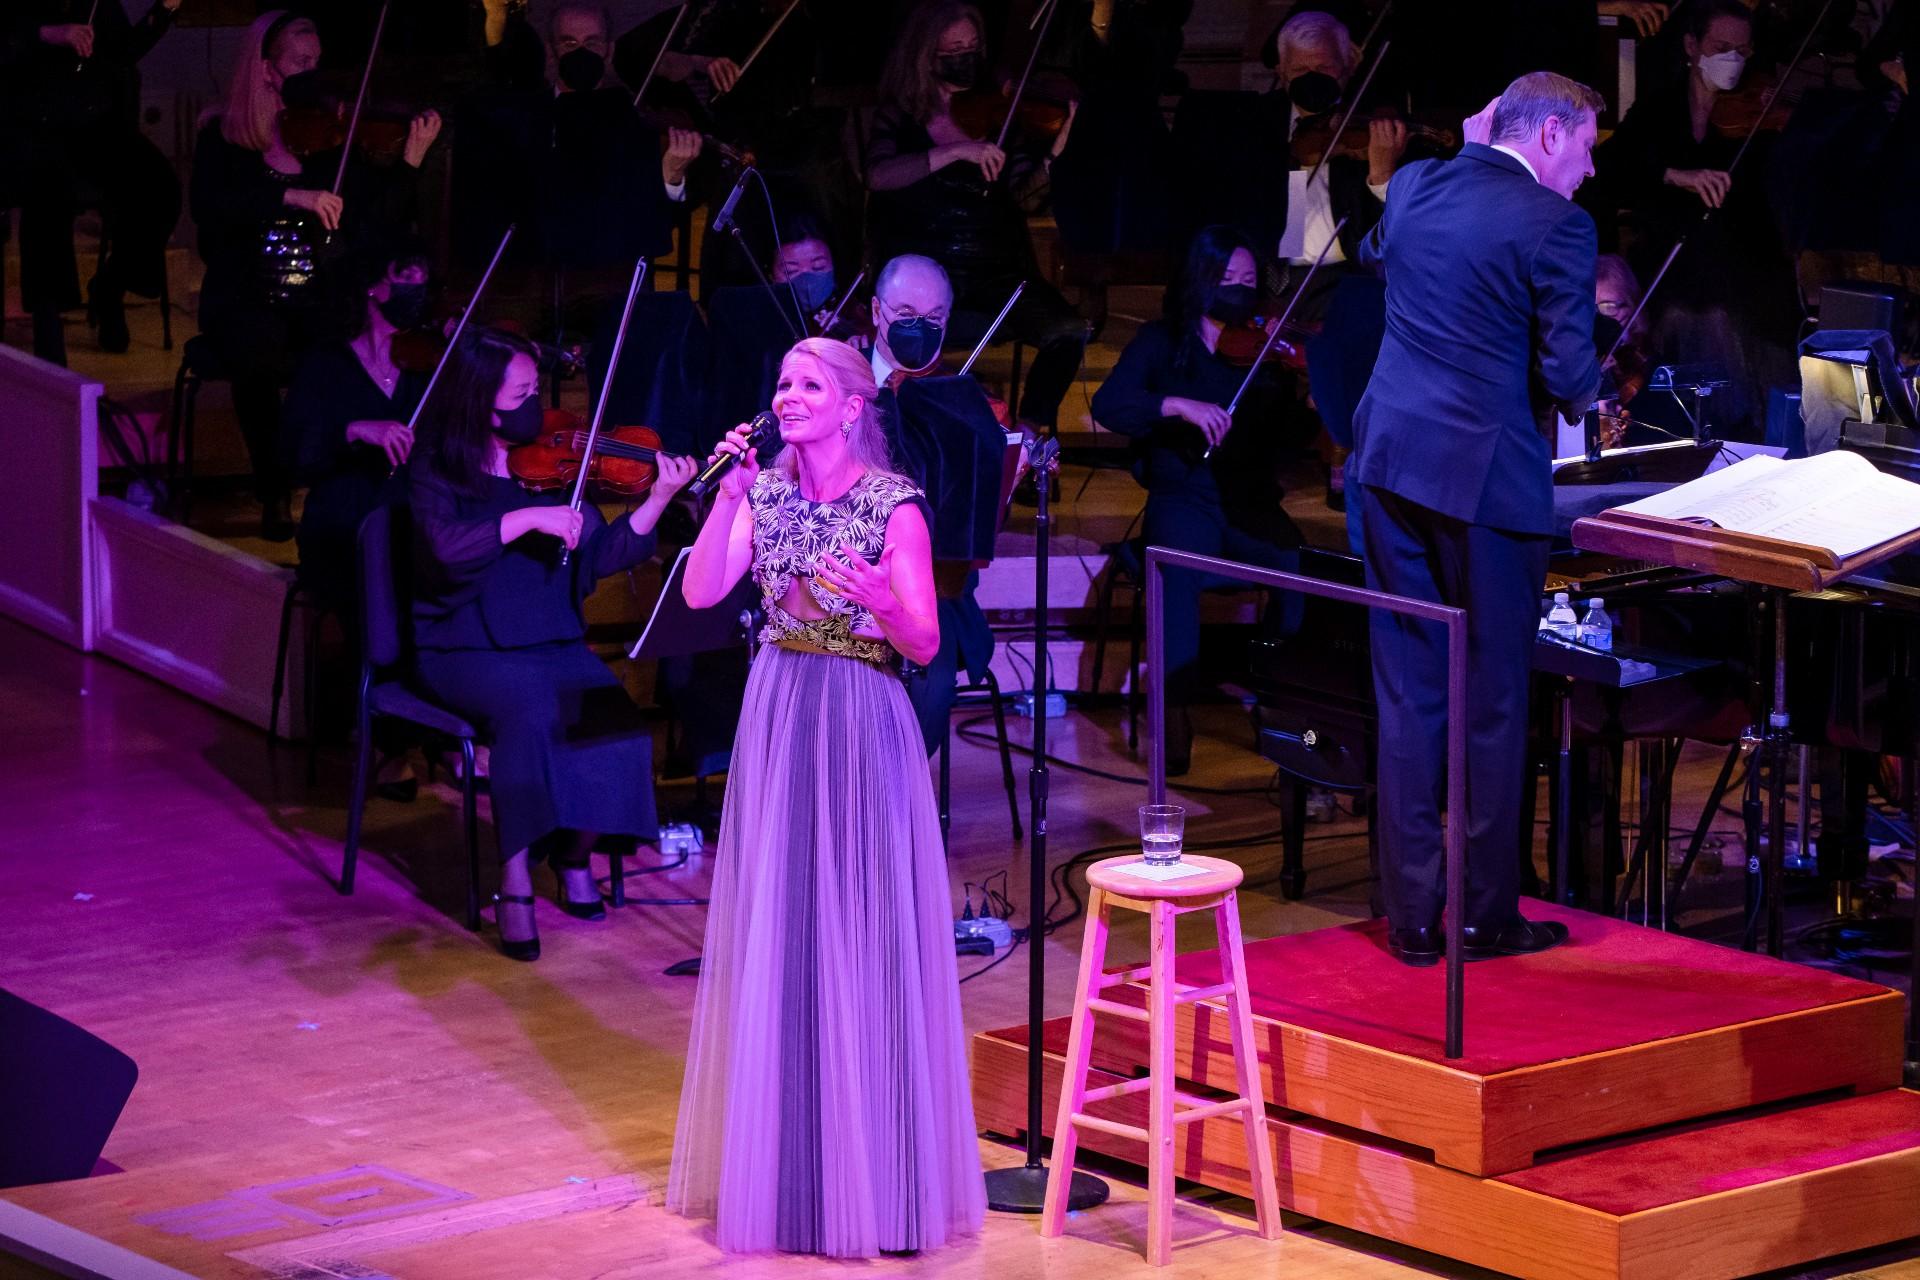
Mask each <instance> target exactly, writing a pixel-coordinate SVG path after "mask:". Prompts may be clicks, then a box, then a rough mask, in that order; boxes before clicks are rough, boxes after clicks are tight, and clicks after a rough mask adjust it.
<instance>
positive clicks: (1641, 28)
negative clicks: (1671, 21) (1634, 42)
mask: <svg viewBox="0 0 1920 1280" xmlns="http://www.w3.org/2000/svg"><path fill="white" fill-rule="evenodd" d="M1667 14H1668V9H1667V6H1666V5H1664V4H1653V3H1649V0H1600V15H1601V16H1602V17H1607V18H1624V19H1626V21H1628V22H1630V23H1632V24H1633V27H1634V30H1635V32H1636V33H1637V34H1638V35H1639V37H1640V38H1641V39H1642V40H1645V39H1646V38H1647V37H1649V36H1652V35H1655V34H1657V33H1658V32H1659V30H1660V27H1661V25H1662V24H1663V23H1665V22H1666V20H1667Z"/></svg>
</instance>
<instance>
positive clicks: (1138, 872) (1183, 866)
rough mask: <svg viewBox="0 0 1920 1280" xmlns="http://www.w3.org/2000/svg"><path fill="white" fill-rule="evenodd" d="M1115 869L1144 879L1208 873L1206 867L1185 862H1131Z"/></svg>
mask: <svg viewBox="0 0 1920 1280" xmlns="http://www.w3.org/2000/svg"><path fill="white" fill-rule="evenodd" d="M1114 870H1115V871H1118V872H1120V873H1121V874H1123V875H1129V876H1139V877H1140V878H1141V879H1142V880H1179V879H1181V878H1182V877H1184V876H1203V875H1205V874H1207V868H1206V867H1196V866H1191V865H1189V864H1187V863H1184V862H1169V863H1167V864H1165V865H1164V866H1155V865H1154V864H1153V863H1151V862H1129V863H1128V864H1127V865H1126V866H1124V867H1115V868H1114Z"/></svg>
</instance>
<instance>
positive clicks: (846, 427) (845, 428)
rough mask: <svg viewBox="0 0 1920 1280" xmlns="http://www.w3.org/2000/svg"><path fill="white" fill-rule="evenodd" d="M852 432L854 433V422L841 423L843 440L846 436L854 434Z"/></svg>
mask: <svg viewBox="0 0 1920 1280" xmlns="http://www.w3.org/2000/svg"><path fill="white" fill-rule="evenodd" d="M852 434H853V424H852V423H851V422H843V423H841V424H840V438H841V439H843V440H844V439H846V438H847V437H848V436H850V435H852Z"/></svg>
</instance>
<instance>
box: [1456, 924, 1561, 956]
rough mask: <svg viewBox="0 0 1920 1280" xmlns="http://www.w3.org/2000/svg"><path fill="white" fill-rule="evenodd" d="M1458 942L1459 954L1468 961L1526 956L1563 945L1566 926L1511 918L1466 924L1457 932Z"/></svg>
mask: <svg viewBox="0 0 1920 1280" xmlns="http://www.w3.org/2000/svg"><path fill="white" fill-rule="evenodd" d="M1460 940H1461V949H1460V954H1461V955H1462V956H1464V957H1465V958H1466V959H1468V960H1491V959H1493V958H1494V957H1495V956H1530V955H1533V954H1534V953H1535V952H1539V951H1545V950H1547V949H1549V948H1551V947H1557V946H1559V945H1560V944H1561V943H1563V942H1565V941H1566V940H1567V926H1565V925H1563V924H1561V923H1560V922H1559V921H1558V920H1528V919H1525V918H1523V917H1521V916H1515V917H1514V918H1513V919H1511V920H1509V921H1507V923H1505V924H1502V925H1471V924H1470V925H1467V926H1465V927H1464V928H1462V929H1461V930H1460Z"/></svg>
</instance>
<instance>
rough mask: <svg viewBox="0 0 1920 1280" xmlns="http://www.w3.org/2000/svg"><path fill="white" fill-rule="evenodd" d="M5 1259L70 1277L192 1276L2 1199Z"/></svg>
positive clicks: (148, 1279) (0, 1245) (155, 1279)
mask: <svg viewBox="0 0 1920 1280" xmlns="http://www.w3.org/2000/svg"><path fill="white" fill-rule="evenodd" d="M8 1258H18V1259H20V1260H21V1261H22V1262H25V1263H27V1264H29V1265H31V1266H34V1267H39V1268H42V1269H43V1270H45V1271H47V1272H51V1273H52V1274H54V1275H57V1276H67V1277H71V1280H193V1277H192V1276H190V1275H188V1274H187V1273H186V1272H184V1271H175V1270H174V1269H173V1268H172V1267H169V1266H167V1265H166V1264H165V1263H161V1262H155V1261H154V1260H153V1259H151V1258H143V1257H141V1256H140V1255H139V1254H137V1253H134V1252H133V1251H132V1250H130V1249H125V1248H122V1247H121V1246H120V1245H117V1244H113V1243H111V1242H109V1241H106V1240H102V1239H101V1238H100V1237H98V1236H91V1235H88V1234H87V1233H86V1232H84V1231H81V1230H79V1229H78V1228H75V1227H70V1226H67V1225H66V1224H65V1223H63V1222H56V1221H54V1220H53V1219H52V1218H48V1217H44V1216H42V1215H41V1214H38V1213H35V1212H34V1211H33V1210H31V1209H28V1208H25V1207H23V1206H21V1205H17V1204H14V1203H13V1202H11V1201H9V1200H5V1199H0V1262H4V1261H6V1260H7V1259H8Z"/></svg>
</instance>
